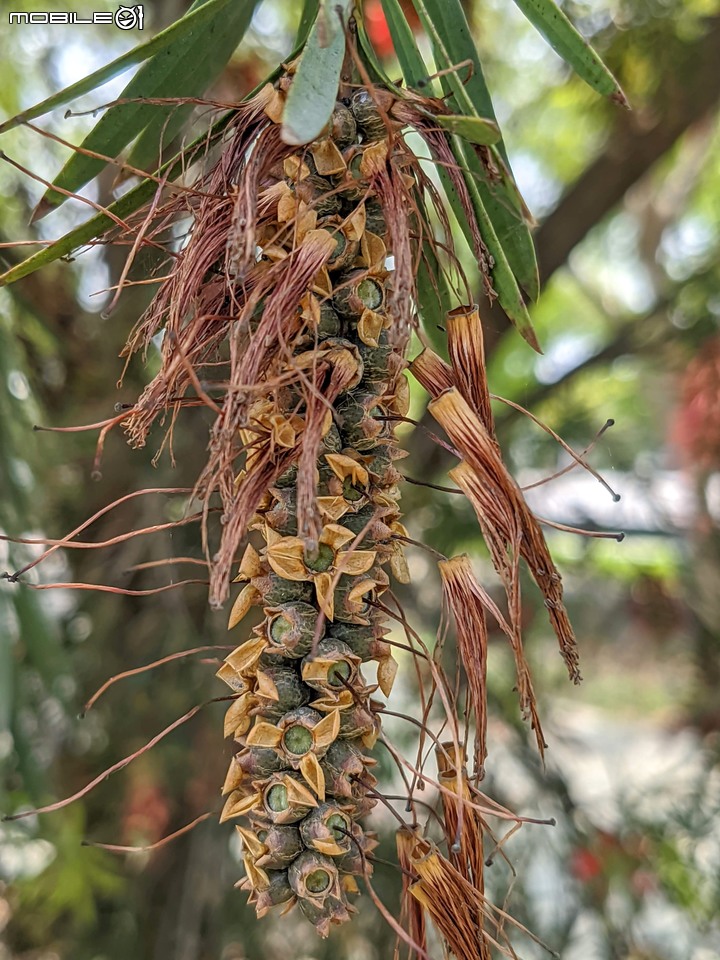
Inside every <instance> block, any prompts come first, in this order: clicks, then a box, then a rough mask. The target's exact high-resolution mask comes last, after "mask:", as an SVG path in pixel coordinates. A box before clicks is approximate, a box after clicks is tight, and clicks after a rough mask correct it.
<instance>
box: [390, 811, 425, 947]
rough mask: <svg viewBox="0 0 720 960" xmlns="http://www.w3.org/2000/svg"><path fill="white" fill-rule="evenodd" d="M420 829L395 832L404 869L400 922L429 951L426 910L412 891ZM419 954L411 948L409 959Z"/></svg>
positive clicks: (415, 941)
mask: <svg viewBox="0 0 720 960" xmlns="http://www.w3.org/2000/svg"><path fill="white" fill-rule="evenodd" d="M418 831H419V828H416V830H415V831H412V830H411V829H410V828H409V827H401V828H400V829H399V830H398V831H397V833H396V834H395V840H396V843H397V854H398V866H399V867H400V869H401V870H402V894H401V899H400V904H401V906H400V923H401V925H402V926H403V928H404V929H405V930H407V932H408V934H409V936H410V939H411V940H412V942H413V943H415V944H417V946H418V947H420V949H421V950H424V951H425V952H426V953H427V950H428V942H427V927H426V923H425V910H424V909H423V906H422V903H421V901H420V900H419V899H418V898H417V897H414V896H413V895H412V893H411V892H410V891H411V886H412V883H413V880H412V879H411V877H412V876H413V871H412V866H413V862H412V856H413V853H414V851H415V848H416V846H417V843H418V835H417V833H418ZM418 956H419V955H418V953H417V951H416V950H413V949H412V948H410V953H409V955H408V960H416V958H417V957H418Z"/></svg>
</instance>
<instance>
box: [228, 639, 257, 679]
mask: <svg viewBox="0 0 720 960" xmlns="http://www.w3.org/2000/svg"><path fill="white" fill-rule="evenodd" d="M266 647H267V640H265V639H264V637H251V638H250V640H246V641H245V643H241V644H240V646H239V647H237V648H236V649H235V650H233V652H232V653H231V654H230V655H229V656H227V657H225V663H227V664H229V666H230V667H232V669H233V670H235V672H236V673H238V674H240V675H241V676H243V675H245V674H246V673H247V672H248V671H250V670H252V669H254V667H255V664H256V663H257V661H258V659H259V658H260V657H261V656H262V654H263V652H264V650H265V648H266Z"/></svg>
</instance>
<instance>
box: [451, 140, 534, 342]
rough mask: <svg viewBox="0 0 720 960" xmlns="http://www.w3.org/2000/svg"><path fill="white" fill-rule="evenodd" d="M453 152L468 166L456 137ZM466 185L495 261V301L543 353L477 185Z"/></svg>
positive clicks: (464, 148)
mask: <svg viewBox="0 0 720 960" xmlns="http://www.w3.org/2000/svg"><path fill="white" fill-rule="evenodd" d="M454 149H455V155H456V156H457V157H458V159H459V160H460V161H461V162H462V161H464V162H465V163H466V164H467V162H468V154H469V151H468V149H467V147H465V145H464V144H463V143H462V142H461V141H459V140H458V139H457V138H456V139H455V141H454ZM466 182H467V186H468V191H469V193H470V199H471V201H472V205H473V209H474V211H475V217H476V220H477V224H478V227H479V228H480V233H481V235H482V238H483V241H484V243H485V246H486V247H487V249H488V252H489V254H490V256H491V257H492V258H493V261H494V263H493V266H492V269H491V275H492V282H493V287H494V288H495V292H496V293H497V295H498V302H499V303H500V306H501V307H502V308H503V310H504V311H505V313H506V314H507V316H508V319H509V320H510V322H511V323H512V324H513V326H514V327H515V328H516V329H517V331H518V333H519V334H520V336H521V337H523V338H524V339H525V340H527V342H528V343H529V344H530V346H531V347H532V348H533V350H535V351H537V352H538V353H542V350H541V348H540V344H539V342H538V339H537V336H536V334H535V330H534V329H533V325H532V320H531V319H530V314H529V313H528V309H527V306H526V304H525V301H524V300H523V296H522V293H521V292H520V287H519V286H518V282H517V279H516V277H515V273H514V272H513V270H512V268H511V266H510V263H509V261H508V258H507V255H506V253H505V250H504V249H503V246H502V244H501V243H500V240H499V238H498V235H497V233H496V231H495V227H494V224H493V222H492V220H491V218H490V216H489V214H488V212H487V209H486V207H485V204H484V203H483V200H482V196H481V194H480V191H479V189H478V186H477V184H476V183H475V181H474V179H472V178H469V179H467V180H466Z"/></svg>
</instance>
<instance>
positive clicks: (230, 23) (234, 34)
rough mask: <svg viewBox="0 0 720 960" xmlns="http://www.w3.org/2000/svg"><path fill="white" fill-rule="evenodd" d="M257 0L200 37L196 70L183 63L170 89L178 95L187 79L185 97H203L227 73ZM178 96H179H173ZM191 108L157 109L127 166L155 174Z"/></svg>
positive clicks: (230, 12) (239, 6) (207, 28)
mask: <svg viewBox="0 0 720 960" xmlns="http://www.w3.org/2000/svg"><path fill="white" fill-rule="evenodd" d="M257 2H258V0H255V2H253V3H248V4H242V3H240V4H237V5H235V6H233V7H231V9H230V10H228V11H227V12H225V11H223V13H222V30H217V29H215V26H216V24H215V22H214V21H211V22H210V23H209V24H207V25H206V26H205V28H204V30H203V36H202V37H201V36H198V39H197V48H198V49H197V53H196V54H195V55H194V56H193V60H192V63H193V69H192V70H191V71H188V69H187V62H184V61H180V62H179V63H178V64H177V66H176V68H175V70H174V71H173V73H172V76H170V77H168V79H167V89H168V90H170V91H175V90H178V89H180V88H181V87H182V86H183V83H184V78H185V77H186V76H188V78H189V83H188V84H187V88H188V89H190V92H189V93H186V94H184V96H200V95H201V94H202V93H204V92H205V91H206V90H207V89H208V88H209V87H210V86H212V84H213V83H214V82H215V80H216V79H217V78H218V77H219V76H220V74H221V73H222V71H223V70H224V69H225V66H226V64H227V62H228V61H229V60H230V58H231V56H232V55H233V52H234V51H235V49H236V48H237V46H238V44H239V43H240V41H241V40H242V38H243V36H244V35H245V31H246V30H247V28H248V26H249V24H250V21H251V19H252V15H253V13H254V10H255V7H256V6H257ZM171 95H173V96H175V95H176V94H174V93H173V94H171ZM192 110H193V108H192V106H179V105H175V106H167V107H161V106H155V107H153V116H152V122H151V123H149V124H148V125H147V126H146V127H145V129H144V130H143V132H142V133H141V135H140V138H139V139H138V141H137V143H136V144H135V145H134V147H133V148H132V151H131V152H130V156H129V157H128V164H129V165H130V166H132V167H135V168H136V169H138V170H156V169H157V168H158V167H159V166H160V162H161V157H160V153H161V148H162V147H167V146H168V145H169V144H171V143H172V141H173V140H174V138H175V137H176V136H177V134H178V133H179V132H180V131H181V130H182V128H183V126H184V125H185V122H186V120H187V119H188V117H189V116H190V114H191V113H192Z"/></svg>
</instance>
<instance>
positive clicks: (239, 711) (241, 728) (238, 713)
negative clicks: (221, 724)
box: [225, 694, 255, 737]
mask: <svg viewBox="0 0 720 960" xmlns="http://www.w3.org/2000/svg"><path fill="white" fill-rule="evenodd" d="M254 704H255V700H254V698H253V697H252V695H251V694H242V695H241V696H240V697H238V699H237V700H235V701H234V702H233V703H232V704H231V706H230V707H229V709H228V711H227V713H226V714H225V736H226V737H233V736H236V735H237V736H242V735H243V734H244V733H245V732H246V731H247V730H248V729H249V727H250V716H249V714H250V710H251V709H252V707H253V706H254Z"/></svg>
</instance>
